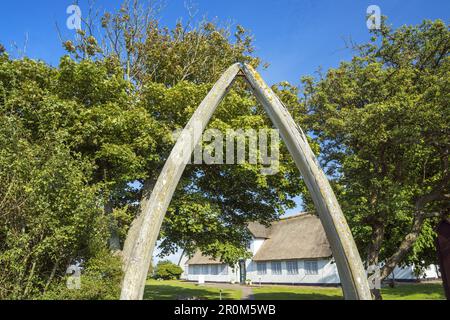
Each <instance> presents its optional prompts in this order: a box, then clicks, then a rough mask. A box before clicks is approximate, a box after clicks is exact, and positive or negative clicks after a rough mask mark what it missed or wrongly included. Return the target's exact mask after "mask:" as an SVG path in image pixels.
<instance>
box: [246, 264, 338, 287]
mask: <svg viewBox="0 0 450 320" xmlns="http://www.w3.org/2000/svg"><path fill="white" fill-rule="evenodd" d="M296 261H297V264H298V274H296V275H291V274H288V271H287V263H286V261H281V274H273V272H272V263H271V261H267V262H266V274H265V275H259V274H258V269H257V263H256V262H254V261H251V260H247V279H250V280H252V282H253V283H259V282H261V283H283V284H339V283H340V279H339V275H338V272H337V267H336V263H332V262H331V259H319V260H316V261H317V265H318V270H317V271H318V274H317V275H307V274H306V270H305V261H306V260H296Z"/></svg>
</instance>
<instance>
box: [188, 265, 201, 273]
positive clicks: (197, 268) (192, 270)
mask: <svg viewBox="0 0 450 320" xmlns="http://www.w3.org/2000/svg"><path fill="white" fill-rule="evenodd" d="M200 271H201V268H200V266H198V265H190V266H189V273H190V274H193V275H198V274H200Z"/></svg>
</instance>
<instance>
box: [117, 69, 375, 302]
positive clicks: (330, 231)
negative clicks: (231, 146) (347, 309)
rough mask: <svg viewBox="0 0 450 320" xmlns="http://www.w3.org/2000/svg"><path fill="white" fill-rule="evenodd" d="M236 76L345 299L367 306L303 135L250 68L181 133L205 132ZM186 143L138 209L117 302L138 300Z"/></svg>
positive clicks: (348, 244)
mask: <svg viewBox="0 0 450 320" xmlns="http://www.w3.org/2000/svg"><path fill="white" fill-rule="evenodd" d="M237 76H244V77H245V79H246V80H247V82H248V84H249V85H250V88H251V90H252V91H253V93H254V95H255V96H256V98H257V100H258V101H259V102H260V103H261V104H262V105H263V107H264V109H265V110H266V112H267V113H268V115H269V116H270V119H271V120H272V121H273V123H274V125H275V126H276V127H277V128H278V130H279V131H280V135H281V137H282V139H283V140H284V142H285V143H286V145H287V147H288V150H289V152H290V153H291V155H292V156H293V158H294V161H295V163H296V165H297V167H298V169H299V170H300V173H301V174H302V176H303V178H304V181H305V182H306V185H307V187H308V190H309V192H310V193H311V196H312V199H313V201H314V204H315V207H316V210H317V212H318V215H319V217H320V220H321V221H322V224H323V227H324V229H325V232H326V235H327V237H328V240H329V242H330V245H331V250H332V252H333V256H334V258H335V260H336V264H337V268H338V272H339V276H340V279H341V283H342V288H343V292H344V296H345V299H348V300H370V299H371V294H370V290H369V285H368V281H367V276H366V274H365V270H364V268H363V264H362V261H361V258H360V255H359V253H358V250H357V248H356V245H355V242H354V239H353V237H352V234H351V231H350V229H349V227H348V225H347V222H346V219H345V217H344V215H343V213H342V210H341V208H340V206H339V203H338V201H337V199H336V196H335V194H334V192H333V190H332V188H331V186H330V184H329V181H328V179H327V177H326V176H325V174H324V172H323V171H322V170H321V169H320V166H319V164H318V161H317V158H316V157H315V155H314V154H313V152H312V150H311V147H310V146H309V144H308V141H307V138H306V136H305V134H304V133H303V131H302V129H301V128H300V127H299V126H298V125H297V124H296V123H295V122H294V119H293V118H292V116H291V115H290V114H289V112H288V111H287V109H286V107H285V106H284V105H283V103H282V102H281V100H280V99H279V98H278V97H277V96H276V95H275V93H274V92H273V91H272V90H271V88H270V87H269V86H268V85H267V84H266V83H265V82H264V80H263V79H262V78H261V76H260V75H259V74H258V73H257V72H256V71H255V70H254V69H253V68H252V67H251V66H249V65H246V64H241V63H237V64H234V65H232V66H231V67H230V68H229V69H228V70H227V71H226V72H225V73H224V74H223V75H222V77H221V78H220V79H219V81H217V83H216V84H215V85H214V87H213V88H212V90H211V91H210V92H209V93H208V95H207V96H206V98H205V99H204V100H203V102H202V103H201V104H200V106H199V107H198V109H197V110H196V111H195V113H194V115H193V116H192V118H191V120H190V121H189V123H188V124H187V126H186V130H193V126H194V125H197V126H198V124H201V126H202V127H201V128H202V131H203V130H205V128H206V126H207V125H208V123H209V121H210V119H211V117H212V115H213V113H214V111H215V110H216V108H217V106H218V105H219V103H220V102H221V101H222V99H223V98H224V96H225V95H226V94H227V92H228V90H229V88H230V87H231V85H232V84H233V82H234V80H235V78H236V77H237ZM187 138H189V139H192V137H187V136H186V135H181V137H180V138H179V139H178V141H177V143H176V145H175V147H174V148H173V150H172V152H171V154H170V156H169V158H168V160H167V162H166V163H165V166H164V168H163V170H162V172H161V174H160V176H159V178H158V181H157V182H156V184H155V187H154V189H153V192H152V194H151V196H150V200H149V201H148V202H147V203H146V205H144V206H143V207H142V208H141V216H140V217H139V220H140V221H139V222H140V224H139V225H138V226H137V229H136V230H135V231H136V232H135V236H134V238H133V239H132V241H131V242H132V243H131V247H130V252H129V254H128V256H126V257H124V258H125V267H124V269H125V270H124V271H125V275H124V279H123V283H122V294H121V299H122V300H141V299H143V295H144V287H145V282H146V277H147V271H148V269H149V266H150V262H151V258H152V255H153V250H154V248H155V245H156V241H157V238H158V235H159V232H160V228H161V225H162V222H163V219H164V216H165V214H166V211H167V208H168V206H169V204H170V202H171V200H172V196H173V193H174V191H175V189H176V186H177V184H178V182H179V180H180V177H181V175H182V173H183V171H184V169H185V167H186V164H187V163H188V160H187V159H186V158H188V159H190V157H191V155H192V152H193V151H194V150H193V149H194V146H195V145H197V144H198V143H199V141H200V139H201V137H200V136H196V137H194V138H193V140H194V141H193V144H192V141H187V140H186V139H187ZM189 142H190V143H189ZM187 144H189V145H190V146H191V147H190V148H191V149H189V147H188V148H186V145H187ZM186 149H188V151H189V152H186ZM127 241H128V240H127Z"/></svg>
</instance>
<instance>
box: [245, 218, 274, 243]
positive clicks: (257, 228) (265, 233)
mask: <svg viewBox="0 0 450 320" xmlns="http://www.w3.org/2000/svg"><path fill="white" fill-rule="evenodd" d="M247 228H248V230H249V231H250V232H251V234H252V235H253V236H254V237H255V238H265V239H267V238H269V234H270V227H268V228H267V227H266V226H264V225H262V224H261V223H258V222H250V223H249V224H248V226H247Z"/></svg>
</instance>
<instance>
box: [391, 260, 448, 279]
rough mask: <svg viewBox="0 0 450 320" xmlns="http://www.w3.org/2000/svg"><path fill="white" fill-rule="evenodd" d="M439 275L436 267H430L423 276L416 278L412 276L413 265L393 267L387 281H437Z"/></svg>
mask: <svg viewBox="0 0 450 320" xmlns="http://www.w3.org/2000/svg"><path fill="white" fill-rule="evenodd" d="M439 277H440V275H439V273H438V270H437V268H436V265H434V264H432V265H430V266H429V267H428V268H427V269H426V270H425V271H424V274H423V275H421V276H420V277H417V276H416V275H415V274H414V265H412V266H406V267H395V269H394V271H393V272H392V273H391V274H390V275H389V277H388V279H393V278H394V279H395V280H421V279H437V278H439Z"/></svg>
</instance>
